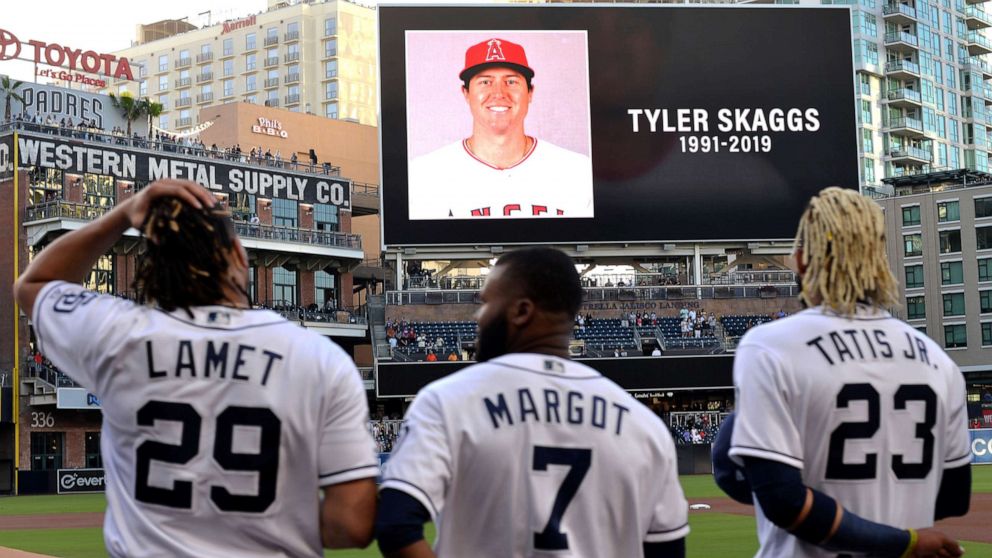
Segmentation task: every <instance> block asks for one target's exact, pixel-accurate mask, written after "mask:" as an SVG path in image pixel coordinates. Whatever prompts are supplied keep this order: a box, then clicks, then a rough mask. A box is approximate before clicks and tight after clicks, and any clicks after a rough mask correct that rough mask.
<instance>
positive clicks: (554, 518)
mask: <svg viewBox="0 0 992 558" xmlns="http://www.w3.org/2000/svg"><path fill="white" fill-rule="evenodd" d="M590 464H592V450H590V449H580V448H557V447H548V446H534V465H533V469H534V470H535V471H547V470H548V465H567V466H569V467H570V469H569V471H568V474H567V475H565V480H564V481H563V482H562V483H561V487H560V488H558V495H557V496H555V503H554V505H553V506H552V507H551V517H550V518H548V524H547V525H545V526H544V530H543V531H541V532H540V533H534V548H535V549H537V550H567V549H568V535H566V534H565V533H562V532H561V517H562V516H563V515H565V509H566V508H568V505H569V504H570V503H572V498H574V497H575V493H576V492H578V490H579V485H580V484H582V479H584V478H585V476H586V473H587V472H589V465H590Z"/></svg>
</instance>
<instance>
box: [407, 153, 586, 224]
mask: <svg viewBox="0 0 992 558" xmlns="http://www.w3.org/2000/svg"><path fill="white" fill-rule="evenodd" d="M409 183H410V189H409V195H410V219H449V218H451V219H472V218H542V217H592V216H593V201H592V200H593V196H592V163H591V162H590V160H589V158H588V157H586V156H584V155H580V154H578V153H574V152H572V151H569V150H567V149H563V148H561V147H558V146H556V145H553V144H551V143H548V142H546V141H543V140H542V141H539V140H537V139H536V138H535V139H534V145H533V146H532V147H531V150H530V152H529V153H527V155H525V156H524V158H523V160H521V161H520V162H519V163H517V164H516V165H514V166H512V167H509V168H506V169H498V168H496V167H493V166H491V165H489V164H488V163H484V162H483V161H481V160H480V159H476V158H475V156H474V155H473V154H472V153H471V152H470V151H469V149H468V146H467V145H466V144H465V140H462V141H459V142H456V143H452V144H450V145H447V146H445V147H442V148H440V149H438V150H436V151H433V152H431V153H428V154H427V155H424V156H422V157H418V158H416V159H414V160H413V161H411V163H410V173H409Z"/></svg>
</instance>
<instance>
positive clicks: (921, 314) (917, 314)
mask: <svg viewBox="0 0 992 558" xmlns="http://www.w3.org/2000/svg"><path fill="white" fill-rule="evenodd" d="M926 317H927V308H926V300H925V299H924V297H922V296H909V297H906V319H907V320H921V319H923V318H926Z"/></svg>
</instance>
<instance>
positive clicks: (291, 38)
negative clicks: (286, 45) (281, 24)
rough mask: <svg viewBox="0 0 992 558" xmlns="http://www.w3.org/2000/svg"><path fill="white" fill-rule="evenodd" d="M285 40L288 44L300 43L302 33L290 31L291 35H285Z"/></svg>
mask: <svg viewBox="0 0 992 558" xmlns="http://www.w3.org/2000/svg"><path fill="white" fill-rule="evenodd" d="M283 39H285V40H286V42H290V41H298V40H300V32H299V31H290V32H289V33H286V34H285V35H283Z"/></svg>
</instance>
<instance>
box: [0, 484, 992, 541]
mask: <svg viewBox="0 0 992 558" xmlns="http://www.w3.org/2000/svg"><path fill="white" fill-rule="evenodd" d="M972 470H973V477H974V481H973V490H974V492H975V493H992V466H986V467H981V466H978V467H973V468H972ZM681 482H682V487H683V489H684V490H685V493H686V497H687V498H689V499H690V500H693V501H696V502H705V501H706V499H708V498H722V497H723V493H722V492H720V489H719V488H717V487H716V485H715V484H714V483H713V479H712V477H710V476H708V475H696V476H686V477H682V478H681ZM104 506H105V502H104V498H103V495H101V494H84V495H75V496H19V497H13V498H0V546H5V547H10V548H17V549H20V550H27V551H30V552H36V553H39V554H47V555H51V556H59V557H63V558H102V557H105V556H106V552H105V551H104V549H103V536H102V532H101V529H100V528H81V529H62V528H57V522H56V523H55V525H54V526H53V528H51V529H17V530H3V526H4V516H14V515H18V516H23V515H38V516H39V517H40V516H50V515H51V514H69V513H83V512H102V511H103V510H104ZM689 523H690V525H691V527H692V534H691V535H689V539H688V543H687V546H688V555H689V556H690V557H692V558H710V557H715V556H721V557H722V556H728V557H736V556H741V557H746V556H753V555H754V552H755V551H756V550H757V548H758V541H757V538H756V536H755V528H754V518H753V517H751V516H746V515H737V514H729V513H717V512H712V511H693V512H691V513H690V515H689ZM427 535H428V538H429V539H430V540H433V539H434V529H433V525H428V528H427ZM962 544H963V545H964V547H965V548H966V549H967V551H968V555H970V556H992V544H985V543H979V542H974V541H962ZM325 556H328V557H331V558H373V557H376V556H380V554H379V553H378V550H377V549H376V547H375V545H373V546H372V547H370V548H368V549H365V550H355V551H335V552H327V553H326V554H325Z"/></svg>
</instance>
